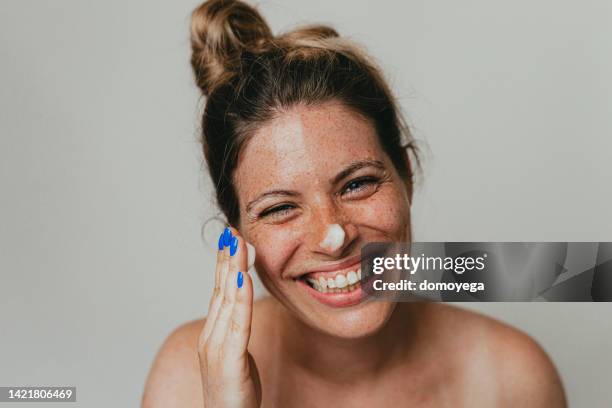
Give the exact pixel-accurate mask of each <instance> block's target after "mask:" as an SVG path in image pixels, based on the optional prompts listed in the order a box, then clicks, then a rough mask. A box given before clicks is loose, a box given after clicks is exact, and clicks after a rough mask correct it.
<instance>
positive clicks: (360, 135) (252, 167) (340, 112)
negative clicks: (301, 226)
mask: <svg viewBox="0 0 612 408" xmlns="http://www.w3.org/2000/svg"><path fill="white" fill-rule="evenodd" d="M382 156H383V155H382V151H381V148H380V144H379V143H378V139H377V135H376V130H375V128H374V125H373V124H372V123H371V121H370V120H367V119H365V118H364V117H363V116H361V115H359V114H357V113H355V112H354V111H353V110H351V109H350V108H348V107H346V106H345V105H343V104H341V103H339V102H327V103H322V104H318V105H313V106H306V105H297V106H295V107H292V108H291V109H288V110H286V111H283V112H281V113H279V114H278V115H277V116H276V118H274V119H273V120H271V121H270V122H269V123H267V124H265V125H264V126H262V127H260V128H259V129H258V130H257V131H256V132H255V134H254V135H253V136H252V137H251V139H250V140H249V142H248V143H247V144H246V146H244V147H243V149H242V151H241V153H240V157H239V162H238V165H237V167H236V173H235V182H236V183H235V184H236V186H237V189H238V196H239V197H240V199H241V203H244V200H248V198H249V197H250V196H252V195H253V194H257V193H258V192H260V191H262V190H264V189H277V188H294V187H295V185H296V184H300V183H302V182H303V181H305V179H308V181H309V182H310V183H315V182H321V181H323V180H327V179H328V178H330V177H332V176H333V175H335V173H337V172H338V171H340V170H341V169H342V168H344V167H345V166H347V165H348V164H350V163H352V162H353V161H356V160H360V159H366V158H368V159H378V160H381V159H382Z"/></svg>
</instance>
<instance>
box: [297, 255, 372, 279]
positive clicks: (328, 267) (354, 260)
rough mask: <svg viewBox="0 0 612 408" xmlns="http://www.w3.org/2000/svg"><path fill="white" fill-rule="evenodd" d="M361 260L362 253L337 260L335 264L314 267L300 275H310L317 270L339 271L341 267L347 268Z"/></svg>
mask: <svg viewBox="0 0 612 408" xmlns="http://www.w3.org/2000/svg"><path fill="white" fill-rule="evenodd" d="M360 262H361V254H358V255H355V256H352V257H350V258H347V259H345V260H344V261H341V262H336V263H333V264H328V265H325V266H320V267H317V268H314V269H310V270H308V271H306V272H304V273H303V274H301V275H300V277H302V276H305V275H308V274H310V273H315V272H333V271H338V270H341V269H346V268H348V267H349V266H353V265H355V264H357V263H360Z"/></svg>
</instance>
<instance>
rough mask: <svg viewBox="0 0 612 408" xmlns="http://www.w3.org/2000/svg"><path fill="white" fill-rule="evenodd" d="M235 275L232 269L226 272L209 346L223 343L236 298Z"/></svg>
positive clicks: (212, 346) (214, 346) (215, 346)
mask: <svg viewBox="0 0 612 408" xmlns="http://www.w3.org/2000/svg"><path fill="white" fill-rule="evenodd" d="M237 275H238V274H237V272H233V271H230V272H229V273H227V279H226V282H225V289H224V290H223V298H222V300H221V308H220V309H219V314H218V316H217V320H216V322H215V324H214V327H213V329H212V332H211V334H210V337H209V340H208V345H209V346H210V347H211V348H218V347H220V346H221V345H222V344H223V340H224V339H225V335H226V333H227V330H228V328H229V325H230V320H231V316H232V311H233V308H234V303H235V300H236V281H237Z"/></svg>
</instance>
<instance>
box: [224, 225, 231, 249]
mask: <svg viewBox="0 0 612 408" xmlns="http://www.w3.org/2000/svg"><path fill="white" fill-rule="evenodd" d="M231 239H232V231H230V229H229V228H228V227H225V229H224V230H223V245H225V246H229V245H230V240H231Z"/></svg>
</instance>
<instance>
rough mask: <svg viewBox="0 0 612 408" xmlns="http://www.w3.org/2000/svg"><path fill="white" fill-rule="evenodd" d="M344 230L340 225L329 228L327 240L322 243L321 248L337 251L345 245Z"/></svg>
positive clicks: (326, 235)
mask: <svg viewBox="0 0 612 408" xmlns="http://www.w3.org/2000/svg"><path fill="white" fill-rule="evenodd" d="M344 235H345V234H344V230H343V229H342V227H341V226H340V225H338V224H332V225H330V226H329V227H328V228H327V233H326V234H325V238H324V239H323V241H321V244H320V245H321V248H323V249H327V250H329V251H335V250H337V249H338V248H340V247H341V246H342V244H343V243H344Z"/></svg>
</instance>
